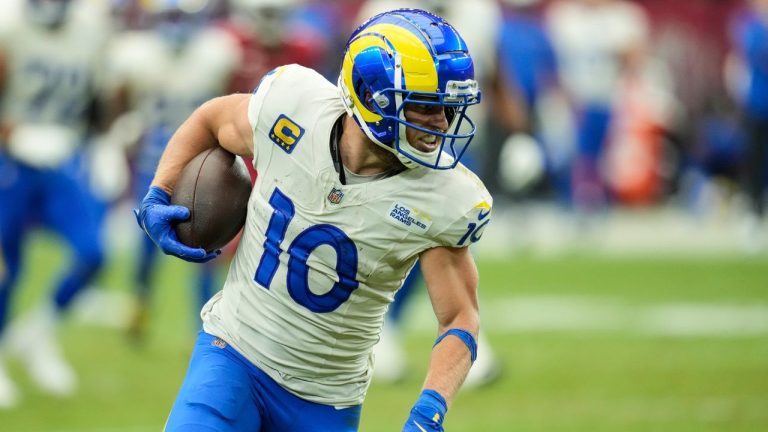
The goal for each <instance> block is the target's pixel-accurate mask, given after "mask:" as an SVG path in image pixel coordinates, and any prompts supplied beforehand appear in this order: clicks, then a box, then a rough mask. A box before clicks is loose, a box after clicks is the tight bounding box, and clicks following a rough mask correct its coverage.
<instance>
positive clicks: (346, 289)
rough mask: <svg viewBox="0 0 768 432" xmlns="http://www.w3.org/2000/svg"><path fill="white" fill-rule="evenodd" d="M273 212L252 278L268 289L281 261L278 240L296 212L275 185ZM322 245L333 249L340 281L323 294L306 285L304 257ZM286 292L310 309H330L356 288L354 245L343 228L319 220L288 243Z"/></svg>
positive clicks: (346, 297)
mask: <svg viewBox="0 0 768 432" xmlns="http://www.w3.org/2000/svg"><path fill="white" fill-rule="evenodd" d="M269 205H271V206H272V208H273V209H274V212H272V217H271V218H270V219H269V225H268V226H267V233H266V234H267V238H266V240H264V254H263V255H262V256H261V260H260V261H259V267H258V268H257V269H256V276H255V277H254V280H255V281H256V282H257V283H258V284H259V285H261V286H262V287H264V288H265V289H269V287H270V285H271V284H272V279H273V278H274V277H275V273H277V267H278V265H279V263H280V254H281V253H282V252H283V251H282V250H281V249H280V243H282V242H283V240H284V239H285V232H286V231H287V230H288V224H290V223H291V220H292V219H293V216H294V215H295V209H294V207H293V202H292V201H291V199H290V198H288V197H287V196H286V195H285V194H284V193H283V192H282V191H280V189H275V191H274V192H272V196H271V197H270V198H269ZM322 245H328V246H330V247H332V248H333V250H334V251H336V273H337V274H338V276H339V281H338V282H336V283H334V284H333V287H332V288H331V289H330V290H329V291H328V292H327V293H325V294H320V295H318V294H315V293H313V292H312V291H311V290H310V289H309V266H308V265H307V260H309V256H310V255H311V254H312V252H313V251H314V250H315V249H317V248H318V247H320V246H322ZM288 255H289V256H290V258H289V259H288V280H287V286H288V294H290V296H291V298H292V299H293V300H294V301H295V302H296V303H298V304H300V305H302V306H304V307H306V308H307V309H309V310H311V311H313V312H332V311H334V310H336V308H338V307H339V306H341V304H342V303H344V302H345V301H347V300H348V299H349V296H350V295H352V291H354V290H355V289H357V286H358V282H357V279H356V278H357V247H355V243H354V242H353V241H352V239H350V238H349V237H348V236H347V235H346V234H345V233H344V231H342V230H340V229H339V228H337V227H335V226H333V225H328V224H321V225H315V226H312V227H310V228H308V229H306V230H304V231H303V232H302V233H301V234H299V235H298V236H296V238H295V239H294V240H293V242H291V245H290V246H289V247H288Z"/></svg>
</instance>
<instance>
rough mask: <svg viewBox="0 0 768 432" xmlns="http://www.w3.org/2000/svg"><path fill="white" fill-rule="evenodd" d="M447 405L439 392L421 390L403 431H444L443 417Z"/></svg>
mask: <svg viewBox="0 0 768 432" xmlns="http://www.w3.org/2000/svg"><path fill="white" fill-rule="evenodd" d="M446 411H448V406H447V404H446V403H445V399H444V398H443V397H442V396H441V395H440V393H438V392H436V391H434V390H429V389H427V390H423V391H422V392H421V395H420V396H419V399H418V400H417V401H416V403H415V404H414V405H413V408H411V415H410V416H409V417H408V420H407V421H406V422H405V426H403V432H444V429H443V419H444V418H445V412H446Z"/></svg>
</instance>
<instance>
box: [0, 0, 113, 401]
mask: <svg viewBox="0 0 768 432" xmlns="http://www.w3.org/2000/svg"><path fill="white" fill-rule="evenodd" d="M102 12H103V11H102V10H101V9H99V8H98V7H96V6H94V5H93V4H91V3H89V2H86V1H74V0H72V1H70V0H12V1H7V2H4V3H3V15H4V16H5V17H4V20H5V22H4V23H3V24H2V25H0V98H2V99H1V103H2V105H0V131H1V133H0V172H2V176H0V209H2V211H0V240H1V242H2V247H1V248H0V249H2V250H3V258H4V263H5V268H6V272H5V274H4V275H2V278H0V332H2V331H3V330H4V329H5V326H6V322H7V321H8V309H9V306H10V301H11V294H12V293H13V291H14V287H15V284H16V281H17V279H18V276H19V273H20V271H21V264H22V263H21V258H22V255H23V245H24V243H25V239H26V238H27V233H28V231H29V228H30V227H31V226H33V225H37V224H39V225H42V226H43V227H45V228H48V229H50V230H52V231H54V232H55V233H56V234H58V235H59V236H60V237H61V238H62V239H63V240H64V241H65V243H66V244H67V246H69V248H70V249H71V252H72V255H71V261H70V264H69V266H68V268H67V269H66V270H65V272H64V274H63V276H62V277H61V278H60V279H59V280H58V281H57V282H56V283H55V287H54V289H53V296H52V298H51V299H47V300H45V301H43V304H42V305H40V306H39V307H36V308H34V309H33V311H32V312H30V313H28V314H27V315H26V316H24V317H22V318H20V319H19V320H18V321H17V322H15V323H14V324H13V325H12V326H9V327H8V328H7V329H6V330H7V331H5V332H3V333H4V334H2V341H1V342H2V346H1V348H0V355H3V354H14V355H17V356H19V357H20V358H21V360H22V363H23V365H24V366H25V367H26V369H27V371H28V372H29V373H30V376H31V378H32V380H33V382H34V383H35V384H36V385H37V386H38V387H40V389H42V390H44V391H45V392H48V393H51V394H54V395H58V396H67V395H71V394H73V393H74V392H75V390H76V388H77V379H76V375H75V372H74V370H73V369H72V367H71V366H70V365H69V364H68V363H67V361H66V360H65V359H64V357H63V355H62V352H61V349H60V347H59V345H58V343H57V336H56V330H57V327H58V322H59V319H60V317H61V315H62V312H64V311H65V310H66V309H67V307H68V306H69V305H70V304H71V302H72V300H73V299H74V298H75V296H76V295H77V294H78V292H79V291H81V289H82V288H83V287H85V286H86V284H87V283H88V282H89V281H90V280H91V279H92V278H93V276H94V275H95V274H96V273H97V271H98V270H99V268H100V266H101V264H102V259H103V249H102V244H101V242H100V239H99V226H98V225H99V221H98V215H97V214H96V212H95V209H96V207H95V205H94V202H93V200H94V198H93V196H92V195H91V192H90V191H89V190H88V189H87V186H86V185H87V184H88V183H87V182H86V181H84V180H83V177H82V176H83V174H82V171H81V169H82V167H83V164H82V162H83V158H84V157H85V156H84V154H83V149H84V146H83V144H85V142H86V140H87V138H88V133H89V127H90V121H91V114H92V107H93V106H94V102H95V101H96V99H97V96H98V93H97V92H98V89H99V83H98V76H99V73H100V69H101V65H100V63H101V60H102V58H103V54H104V49H105V44H106V43H107V42H108V40H109V33H110V27H109V24H108V22H107V21H106V18H107V15H106V14H103V13H102ZM30 264H31V268H32V269H33V270H39V269H38V268H36V266H37V265H39V263H34V262H33V263H30ZM45 270H48V269H47V268H46V269H45ZM17 401H18V393H17V390H16V388H15V386H14V384H13V382H12V381H11V380H10V379H9V377H8V376H7V375H6V373H5V369H4V368H3V365H2V363H1V362H0V407H6V408H7V407H11V406H14V405H15V404H16V403H17Z"/></svg>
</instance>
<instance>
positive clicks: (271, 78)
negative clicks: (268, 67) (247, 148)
mask: <svg viewBox="0 0 768 432" xmlns="http://www.w3.org/2000/svg"><path fill="white" fill-rule="evenodd" d="M285 68H286V66H280V67H278V68H275V69H273V70H272V71H270V72H268V73H267V74H266V75H264V77H262V78H261V81H260V82H259V84H258V85H257V86H256V88H255V89H254V90H253V93H252V94H251V100H250V101H249V102H248V122H249V123H250V124H251V131H253V165H254V167H256V166H257V162H258V159H259V155H260V154H262V153H264V149H263V147H264V146H266V143H264V142H262V141H263V140H260V139H258V137H259V135H260V134H259V132H260V131H263V130H264V129H266V128H267V127H268V126H265V125H264V122H263V121H260V120H261V117H262V111H263V110H264V104H265V101H266V99H267V97H268V96H269V94H270V93H271V91H272V87H273V84H274V83H275V81H276V80H277V79H278V78H279V77H280V76H281V75H282V74H283V73H284V71H285Z"/></svg>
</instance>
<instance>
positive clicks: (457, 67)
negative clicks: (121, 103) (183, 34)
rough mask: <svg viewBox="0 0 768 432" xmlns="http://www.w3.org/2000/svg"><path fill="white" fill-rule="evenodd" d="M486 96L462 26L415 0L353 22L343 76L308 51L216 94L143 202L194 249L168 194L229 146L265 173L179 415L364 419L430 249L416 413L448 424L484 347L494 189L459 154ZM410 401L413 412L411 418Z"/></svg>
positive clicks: (432, 423)
mask: <svg viewBox="0 0 768 432" xmlns="http://www.w3.org/2000/svg"><path fill="white" fill-rule="evenodd" d="M479 102H480V91H479V90H478V85H477V81H475V79H474V69H473V63H472V58H471V57H470V55H469V52H468V50H467V46H466V44H465V42H464V41H463V39H462V38H461V36H460V35H459V34H458V32H456V30H455V29H454V28H453V27H452V26H451V25H450V24H448V23H447V22H445V21H444V20H443V19H441V18H439V17H437V16H435V15H432V14H430V13H428V12H425V11H421V10H415V9H398V10H395V11H390V12H387V13H383V14H381V15H377V16H374V17H373V18H371V19H370V20H369V21H367V22H366V23H364V24H363V25H362V26H360V27H359V28H358V29H357V30H355V31H354V32H353V33H352V35H351V37H350V39H349V41H348V43H347V46H346V49H345V52H344V56H343V61H342V68H341V74H340V76H339V80H338V84H337V85H334V84H332V83H331V82H329V81H327V80H326V79H325V78H323V77H322V76H321V75H320V74H318V73H317V72H315V71H313V70H311V69H308V68H304V67H302V66H298V65H288V66H282V67H279V68H277V69H276V70H274V71H272V72H271V73H269V74H268V75H266V76H265V77H264V78H263V80H262V81H261V83H260V85H259V86H258V88H257V89H256V90H255V91H254V92H253V93H252V94H250V95H247V94H245V95H244V94H235V95H230V96H225V97H220V98H216V99H213V100H211V101H208V102H207V103H206V104H204V105H203V106H202V107H201V108H199V109H198V110H196V111H195V112H194V113H193V114H192V115H191V116H190V117H189V118H188V119H187V120H186V121H185V122H184V124H183V125H182V126H181V127H180V128H179V129H178V130H177V131H176V133H175V134H174V135H173V137H172V138H171V140H170V142H169V144H168V146H167V148H166V150H165V152H164V153H163V157H162V159H161V160H160V164H159V166H158V169H157V172H156V174H155V178H154V180H153V182H152V186H151V188H150V189H149V192H148V193H147V195H146V197H145V198H144V200H143V201H142V203H141V205H140V207H139V209H137V210H136V216H137V220H138V222H139V224H140V225H141V227H142V228H143V229H144V230H145V232H146V233H147V234H148V235H149V236H150V237H151V238H152V239H153V240H154V241H155V242H156V243H157V245H158V246H159V247H160V248H161V249H162V250H163V251H164V252H165V253H168V254H171V255H175V256H178V257H181V258H183V259H185V260H189V261H196V262H201V261H206V260H210V259H212V258H214V257H215V256H216V255H217V253H216V252H215V251H214V252H210V253H207V252H206V251H204V250H202V249H193V248H190V247H187V246H185V245H182V244H181V243H179V242H178V241H177V239H176V238H175V235H174V232H173V229H172V223H173V221H174V220H177V219H184V218H186V217H188V216H189V211H188V209H186V208H184V207H178V206H171V205H169V197H170V193H171V192H172V191H173V187H174V185H175V182H176V180H177V178H178V176H179V173H180V171H181V169H182V168H183V167H184V166H185V165H186V164H187V162H189V161H190V160H191V159H192V158H193V157H194V156H195V155H197V154H199V153H200V152H202V151H205V150H206V149H209V148H211V147H213V146H217V145H220V146H222V147H223V148H225V149H227V150H229V151H231V152H233V153H236V154H239V155H243V156H252V157H253V161H254V162H253V163H254V165H255V167H256V169H257V171H258V173H259V178H258V181H257V182H256V184H255V186H254V189H253V192H252V194H251V199H250V201H249V204H248V206H249V208H248V216H247V220H246V224H245V229H244V233H243V236H242V239H241V242H240V244H239V246H238V249H237V252H236V254H235V258H234V261H233V262H232V265H231V267H230V270H229V273H228V275H227V279H226V282H225V283H224V287H223V290H222V291H220V292H219V293H218V294H216V295H214V297H213V298H212V299H211V300H210V301H209V302H208V303H207V304H206V305H205V307H204V308H203V310H202V313H201V316H202V318H203V331H202V332H201V333H200V335H199V337H198V341H197V344H196V346H195V350H194V352H193V354H192V359H191V362H190V365H189V369H188V372H187V376H186V378H185V380H184V383H183V385H182V387H181V389H180V392H179V395H178V397H177V399H176V402H175V404H174V407H173V409H172V411H171V414H170V417H169V418H168V421H167V424H166V430H167V431H182V430H184V431H186V430H218V431H245V430H250V431H253V430H259V431H307V430H312V431H321V432H322V431H335V432H338V431H355V430H357V428H358V424H359V419H360V412H361V404H362V402H363V399H364V397H365V394H366V391H367V389H368V385H369V383H370V378H371V370H372V360H373V359H372V355H371V351H372V347H373V345H374V344H375V343H376V341H377V339H378V336H379V331H380V329H381V326H382V323H383V320H384V314H385V312H386V310H387V307H388V305H389V303H390V302H391V301H392V299H393V297H394V295H395V292H396V291H397V290H398V288H400V286H401V285H402V283H403V280H404V279H405V277H406V275H407V274H408V272H409V271H410V269H411V268H412V267H413V265H414V264H415V263H416V261H417V260H418V261H419V262H420V264H421V267H422V272H423V274H424V277H425V280H426V284H427V288H428V291H429V294H430V298H431V300H432V304H433V308H434V312H435V315H436V317H437V321H438V329H437V338H436V340H435V343H434V346H433V351H432V357H431V360H430V364H429V372H428V374H427V378H426V381H425V384H424V389H423V391H422V392H421V394H420V395H419V397H418V398H417V400H416V402H415V404H414V405H413V408H412V410H411V412H410V415H405V413H404V415H403V419H404V420H405V426H404V429H403V430H405V431H413V432H424V431H442V430H443V426H442V424H443V419H444V418H445V414H446V411H447V410H448V406H449V404H450V402H451V401H452V399H453V397H454V395H455V394H456V392H457V390H458V389H459V387H460V386H461V383H462V381H463V380H464V377H465V376H466V374H467V372H468V371H469V368H470V366H471V364H472V362H473V361H474V359H475V357H476V353H477V343H476V337H477V332H478V329H479V318H478V316H479V315H478V307H477V292H476V291H477V290H476V288H477V280H478V275H477V269H476V267H475V264H474V260H473V259H472V256H471V254H470V252H469V248H468V246H469V245H470V244H472V243H474V242H476V241H478V240H479V239H480V238H481V236H482V234H483V230H484V228H485V226H486V225H487V224H486V222H487V221H488V220H489V218H490V214H491V205H492V199H491V197H490V195H489V194H488V193H487V191H486V189H485V187H484V186H483V184H482V182H481V181H480V180H479V179H478V178H477V177H476V176H475V175H474V174H472V172H471V171H469V170H468V169H466V168H465V167H464V166H463V165H462V164H461V163H459V159H460V158H461V156H462V155H463V154H464V153H465V151H466V149H467V147H468V145H469V144H470V141H471V140H472V138H473V136H474V133H475V124H474V122H473V121H472V120H471V118H470V116H469V115H468V112H467V110H468V109H469V108H470V107H471V106H472V105H475V104H477V103H479ZM406 417H407V419H406Z"/></svg>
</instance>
